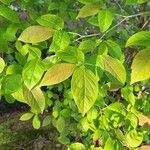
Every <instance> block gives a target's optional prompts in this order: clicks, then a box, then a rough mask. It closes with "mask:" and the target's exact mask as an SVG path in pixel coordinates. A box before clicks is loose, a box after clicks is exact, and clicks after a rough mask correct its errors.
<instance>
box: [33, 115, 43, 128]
mask: <svg viewBox="0 0 150 150" xmlns="http://www.w3.org/2000/svg"><path fill="white" fill-rule="evenodd" d="M32 125H33V127H34V128H35V129H39V128H40V126H41V122H40V119H39V117H38V115H35V116H34V118H33V121H32Z"/></svg>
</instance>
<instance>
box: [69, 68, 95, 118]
mask: <svg viewBox="0 0 150 150" xmlns="http://www.w3.org/2000/svg"><path fill="white" fill-rule="evenodd" d="M71 90H72V94H73V98H74V100H75V103H76V105H77V107H78V109H79V112H80V113H82V115H85V113H86V112H87V111H88V110H89V109H90V108H91V107H92V106H93V104H94V102H95V101H96V98H97V96H98V80H97V78H96V76H95V75H94V73H93V72H92V71H90V70H89V69H87V68H85V67H84V66H82V67H80V68H78V69H76V70H75V72H74V74H73V77H72V81H71Z"/></svg>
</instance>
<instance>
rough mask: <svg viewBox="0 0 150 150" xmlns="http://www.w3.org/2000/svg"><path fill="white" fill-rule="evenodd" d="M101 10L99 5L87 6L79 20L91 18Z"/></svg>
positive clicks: (81, 11)
mask: <svg viewBox="0 0 150 150" xmlns="http://www.w3.org/2000/svg"><path fill="white" fill-rule="evenodd" d="M99 9H100V7H99V5H96V4H86V5H85V6H83V7H82V8H81V9H80V11H79V14H78V16H77V18H85V17H89V16H94V15H96V14H97V13H98V11H99Z"/></svg>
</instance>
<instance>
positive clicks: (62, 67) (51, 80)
mask: <svg viewBox="0 0 150 150" xmlns="http://www.w3.org/2000/svg"><path fill="white" fill-rule="evenodd" d="M74 69H75V65H74V64H67V63H62V64H56V65H54V66H52V67H51V68H50V69H49V70H48V71H47V72H46V73H45V75H44V77H43V80H42V81H41V83H40V85H41V86H46V85H54V84H58V83H60V82H62V81H64V80H66V79H68V78H69V77H70V76H71V75H72V73H73V71H74Z"/></svg>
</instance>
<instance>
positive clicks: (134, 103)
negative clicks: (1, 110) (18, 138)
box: [0, 0, 150, 150]
mask: <svg viewBox="0 0 150 150" xmlns="http://www.w3.org/2000/svg"><path fill="white" fill-rule="evenodd" d="M148 1H149V0H126V1H123V0H118V1H117V0H114V1H111V0H106V1H104V0H76V1H72V0H21V1H17V0H10V1H8V0H0V50H1V52H0V55H1V58H0V95H1V96H3V97H4V99H5V100H6V101H7V102H8V103H13V102H14V101H19V102H21V103H25V104H27V105H29V106H30V111H29V112H27V113H25V114H23V115H22V116H21V118H20V120H22V121H27V120H30V119H32V123H33V127H34V128H35V129H39V128H40V127H41V126H47V125H53V126H54V127H56V129H57V130H58V131H59V133H60V136H59V138H58V141H59V142H60V143H62V144H64V145H66V146H67V147H68V150H86V149H91V150H122V149H125V148H127V149H131V150H132V149H136V148H138V147H141V148H140V149H144V147H146V148H147V149H149V147H148V146H141V144H142V145H143V144H144V143H147V144H148V143H150V138H149V134H150V132H149V127H150V126H149V124H150V119H149V117H148V116H150V109H149V108H150V96H149V93H150V88H149V85H150V83H149V78H150V31H149V16H150V11H149V10H150V5H149V2H148ZM42 114H48V115H46V117H45V118H44V119H42V118H43V117H41V115H42ZM44 116H45V115H44Z"/></svg>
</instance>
